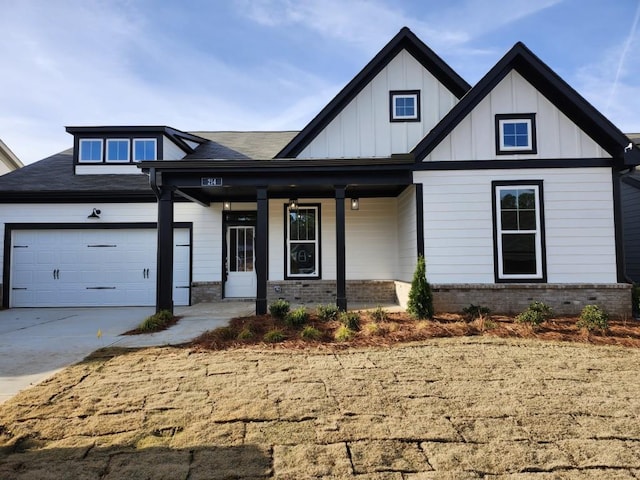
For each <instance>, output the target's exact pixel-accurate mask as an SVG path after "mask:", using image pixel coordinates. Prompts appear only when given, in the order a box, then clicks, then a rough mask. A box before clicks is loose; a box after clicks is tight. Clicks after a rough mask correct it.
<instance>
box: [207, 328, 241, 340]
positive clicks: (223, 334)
mask: <svg viewBox="0 0 640 480" xmlns="http://www.w3.org/2000/svg"><path fill="white" fill-rule="evenodd" d="M211 335H212V337H213V338H215V339H216V340H218V341H221V342H224V341H228V340H234V339H235V338H236V332H235V331H234V330H233V328H231V327H218V328H216V329H214V330H213V331H212V332H211Z"/></svg>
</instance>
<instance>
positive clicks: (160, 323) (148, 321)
mask: <svg viewBox="0 0 640 480" xmlns="http://www.w3.org/2000/svg"><path fill="white" fill-rule="evenodd" d="M172 320H173V314H172V313H171V312H170V311H169V310H161V311H159V312H157V313H154V314H153V315H150V316H148V317H147V318H145V319H144V320H143V321H142V322H140V324H139V325H138V327H137V330H139V331H140V332H157V331H158V330H162V329H163V328H165V327H166V326H167V324H168V323H169V322H170V321H172Z"/></svg>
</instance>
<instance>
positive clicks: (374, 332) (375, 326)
mask: <svg viewBox="0 0 640 480" xmlns="http://www.w3.org/2000/svg"><path fill="white" fill-rule="evenodd" d="M386 332H387V330H386V329H385V328H384V327H383V326H382V325H381V324H380V323H378V322H376V323H367V324H366V325H365V326H364V334H365V335H369V336H372V337H373V336H381V335H384V334H385V333H386Z"/></svg>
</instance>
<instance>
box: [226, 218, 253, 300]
mask: <svg viewBox="0 0 640 480" xmlns="http://www.w3.org/2000/svg"><path fill="white" fill-rule="evenodd" d="M254 235H255V228H254V227H252V226H229V227H227V281H226V283H225V297H235V298H253V297H255V296H256V273H255V271H254V260H255V257H254V246H255V242H254Z"/></svg>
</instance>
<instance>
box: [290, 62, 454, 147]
mask: <svg viewBox="0 0 640 480" xmlns="http://www.w3.org/2000/svg"><path fill="white" fill-rule="evenodd" d="M391 90H420V92H421V99H420V106H421V110H420V115H421V121H420V122H390V121H389V92H390V91H391ZM457 101H458V100H457V98H456V97H455V95H453V94H452V93H451V92H450V91H449V90H447V89H446V88H445V87H444V86H443V85H442V84H441V83H440V82H439V81H438V80H437V79H436V78H435V77H434V76H433V75H431V73H429V72H428V71H427V70H425V69H424V67H423V66H422V65H421V64H420V63H419V62H418V61H417V60H416V59H415V58H414V57H413V56H412V55H411V54H410V53H408V52H407V51H406V50H402V51H401V52H400V53H399V54H398V55H397V56H396V57H395V58H394V59H393V60H392V61H391V62H389V64H388V65H387V66H386V67H385V68H384V69H383V70H382V71H381V72H380V73H379V74H378V75H376V77H374V78H373V80H372V81H371V83H369V85H367V86H366V87H365V88H364V89H363V90H362V91H361V92H360V93H359V94H358V95H357V96H356V97H355V98H354V99H353V100H352V101H351V103H350V104H349V105H347V106H346V107H345V108H344V110H343V111H342V112H340V113H339V114H338V116H337V117H336V118H334V119H333V120H332V121H331V122H330V123H329V125H327V127H326V128H325V129H324V130H323V131H322V132H320V134H319V135H318V136H317V137H316V138H315V139H313V141H312V142H311V143H310V144H309V145H307V147H306V148H305V149H304V150H303V151H302V152H301V153H300V155H298V158H329V157H331V158H355V157H387V156H389V155H391V154H392V153H406V152H408V151H410V150H411V148H413V147H414V146H415V145H416V144H417V143H418V142H419V141H420V140H421V139H422V137H424V135H425V134H426V133H427V132H428V131H429V130H431V129H432V128H433V127H434V126H435V124H436V123H437V122H438V121H439V120H440V119H442V117H444V115H445V114H446V113H447V112H448V111H449V110H451V108H452V107H453V106H454V105H455V104H456V102H457Z"/></svg>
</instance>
